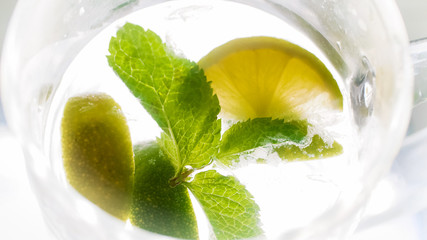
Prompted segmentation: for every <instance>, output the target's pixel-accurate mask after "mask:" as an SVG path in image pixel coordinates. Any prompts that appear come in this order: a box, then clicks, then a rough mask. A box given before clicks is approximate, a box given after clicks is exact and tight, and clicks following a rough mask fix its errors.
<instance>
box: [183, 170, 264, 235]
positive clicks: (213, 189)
mask: <svg viewBox="0 0 427 240" xmlns="http://www.w3.org/2000/svg"><path fill="white" fill-rule="evenodd" d="M184 184H185V185H186V186H187V187H188V188H189V189H190V191H191V192H192V193H193V194H194V196H195V197H196V198H197V200H198V201H199V202H200V204H201V206H202V208H203V210H204V211H205V213H206V216H207V217H208V219H209V222H210V223H211V225H212V227H213V230H214V233H215V235H216V238H217V239H220V240H222V239H245V238H251V237H255V236H258V235H260V234H261V233H262V230H261V228H260V227H259V213H258V212H259V207H258V205H257V204H256V203H255V201H254V200H253V196H252V195H251V194H250V193H249V191H248V190H246V188H245V187H244V186H243V185H242V184H241V183H240V182H239V181H238V180H237V179H236V178H234V177H232V176H223V175H221V174H219V173H218V172H216V171H215V170H209V171H206V172H201V173H199V174H197V175H196V176H195V177H194V179H193V181H191V182H189V183H184Z"/></svg>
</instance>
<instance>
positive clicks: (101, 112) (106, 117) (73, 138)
mask: <svg viewBox="0 0 427 240" xmlns="http://www.w3.org/2000/svg"><path fill="white" fill-rule="evenodd" d="M61 133H62V157H63V161H64V169H65V173H66V177H67V180H68V182H69V183H70V184H71V185H72V186H73V187H74V188H75V189H76V190H77V191H78V192H80V193H81V194H82V195H83V196H85V197H86V198H87V199H89V200H90V201H92V202H93V203H95V204H96V205H97V206H99V207H100V208H102V209H104V210H105V211H106V212H108V213H110V214H111V215H113V216H115V217H117V218H119V219H122V220H126V219H128V215H129V210H130V205H131V195H132V191H133V178H134V168H135V167H134V161H133V151H132V142H131V137H130V133H129V129H128V126H127V123H126V119H125V117H124V115H123V113H122V111H121V108H120V106H119V105H118V104H117V103H116V102H115V101H114V100H113V99H112V98H111V97H110V96H108V95H106V94H95V95H85V96H78V97H73V98H70V99H69V100H68V102H67V104H66V106H65V109H64V115H63V118H62V126H61Z"/></svg>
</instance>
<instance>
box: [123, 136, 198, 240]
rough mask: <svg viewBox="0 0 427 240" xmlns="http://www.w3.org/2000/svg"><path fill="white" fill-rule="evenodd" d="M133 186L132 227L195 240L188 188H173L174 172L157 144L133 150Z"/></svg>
mask: <svg viewBox="0 0 427 240" xmlns="http://www.w3.org/2000/svg"><path fill="white" fill-rule="evenodd" d="M134 153H135V186H134V192H133V201H132V207H131V216H130V220H131V222H132V224H133V225H135V226H138V227H140V228H143V229H146V230H149V231H152V232H156V233H160V234H163V235H167V236H172V237H176V238H183V239H197V237H198V232H197V222H196V217H195V215H194V210H193V205H192V203H191V200H190V196H189V193H188V189H187V188H186V187H185V186H184V185H182V184H181V185H178V186H176V187H174V188H172V187H171V186H170V185H169V179H170V178H171V177H173V176H174V174H175V169H174V167H173V166H172V164H171V162H170V161H169V160H168V159H167V156H166V155H164V154H162V151H161V150H160V148H159V146H158V145H157V143H146V144H143V145H138V146H135V147H134Z"/></svg>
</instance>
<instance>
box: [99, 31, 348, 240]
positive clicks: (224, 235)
mask: <svg viewBox="0 0 427 240" xmlns="http://www.w3.org/2000/svg"><path fill="white" fill-rule="evenodd" d="M109 51H110V54H111V55H110V56H107V58H108V63H109V65H110V66H111V67H112V68H113V70H114V71H115V72H116V73H117V75H118V76H119V77H120V78H121V79H122V81H123V82H124V83H125V85H126V86H127V87H128V88H129V90H130V91H131V92H132V94H133V95H134V96H135V97H137V98H138V99H139V100H140V102H141V104H142V105H143V107H144V108H145V109H146V110H147V112H148V113H149V114H150V115H151V117H152V118H153V119H154V120H155V121H156V122H157V123H158V125H159V126H160V128H161V129H162V130H163V132H162V134H161V137H160V138H159V139H157V143H151V145H150V146H151V147H149V148H135V149H134V153H136V158H137V160H138V166H137V168H136V170H137V171H139V172H136V174H135V176H136V177H135V181H142V183H141V182H136V183H135V189H134V196H133V198H134V199H133V205H132V208H133V209H132V213H133V215H132V219H131V221H132V222H133V223H134V224H135V225H137V226H139V227H141V228H145V229H147V230H151V231H154V232H158V233H162V234H166V235H170V236H184V235H185V236H186V237H188V236H190V237H191V238H193V237H194V236H195V235H197V233H195V232H194V229H195V225H196V224H195V223H194V221H193V218H194V217H193V212H192V209H189V208H191V204H189V203H188V201H189V200H188V195H187V194H188V189H189V190H190V191H191V192H192V193H193V195H194V196H195V198H196V199H197V200H198V202H199V203H200V204H201V206H202V208H203V210H204V211H205V213H206V215H207V217H208V219H209V221H210V223H211V225H212V227H213V230H214V233H215V235H216V238H217V239H241V238H251V237H255V236H258V235H260V234H261V233H262V229H261V228H260V226H259V222H260V220H259V207H258V205H257V204H256V202H255V200H254V198H253V196H252V195H251V194H250V192H249V191H248V190H247V189H246V188H245V186H244V185H243V184H241V183H240V182H239V181H238V180H237V179H236V178H234V177H233V176H223V175H221V174H220V173H218V172H217V171H215V170H209V171H203V168H204V167H206V166H207V165H209V164H210V163H212V161H214V160H219V161H221V162H223V163H225V164H226V165H230V163H231V162H233V161H237V160H238V159H239V157H240V156H242V155H245V154H250V153H251V152H253V151H254V150H256V149H257V148H262V147H270V148H271V149H272V150H273V151H277V153H278V154H279V155H280V156H281V157H282V158H283V159H287V158H288V157H287V155H288V154H292V152H298V150H297V149H295V148H293V147H292V146H295V145H298V144H301V143H302V142H304V141H307V127H308V123H307V122H306V121H303V120H301V121H292V122H286V121H285V120H283V119H281V120H280V119H271V118H257V119H251V120H248V121H245V122H239V123H237V124H235V125H233V126H232V127H231V128H230V129H229V130H227V131H226V132H225V133H224V135H223V136H222V139H221V122H220V120H219V119H218V114H219V112H220V105H219V102H218V98H217V96H216V95H214V94H213V90H212V88H211V86H210V83H209V82H207V79H206V77H205V75H204V73H203V70H202V69H200V68H199V66H198V65H197V64H196V63H194V62H192V61H189V60H187V59H185V58H182V57H179V56H177V55H176V54H175V53H173V52H172V51H171V50H170V49H169V48H168V47H167V46H166V44H164V43H163V42H162V40H161V39H160V37H159V36H157V35H156V34H155V33H154V32H152V31H150V30H147V31H146V30H144V29H143V28H142V27H140V26H137V25H134V24H130V23H127V24H125V25H124V26H123V27H122V28H120V29H119V30H118V32H117V36H116V37H112V38H111V41H110V46H109ZM313 139H314V138H313ZM312 143H313V144H314V145H313V146H312V147H310V146H311V145H310V146H309V147H307V148H306V149H305V150H307V151H305V150H301V149H300V150H301V151H300V154H301V155H302V156H305V155H309V156H312V153H316V151H318V150H319V149H323V145H325V144H326V143H325V142H323V140H322V139H320V140H318V139H317V138H316V140H313V141H312ZM288 146H291V147H288ZM339 147H340V145H339V144H338V145H333V146H332V149H339ZM328 149H330V148H328ZM144 151H147V152H146V153H144ZM327 152H328V154H332V155H333V154H336V153H337V152H336V151H334V150H327ZM161 153H162V154H161ZM163 153H165V154H164V155H163ZM291 157H292V156H291ZM144 161H153V163H155V164H150V163H147V162H144ZM141 166H143V167H141ZM158 168H161V169H158ZM196 169H198V170H200V172H199V173H198V174H196V175H195V177H194V178H193V179H191V177H190V176H191V174H192V173H193V172H194V170H196ZM141 174H142V175H141ZM171 189H173V190H171ZM177 199H180V200H183V201H184V202H185V203H186V204H184V205H185V206H186V207H185V209H184V207H182V205H175V202H176V200H177ZM158 203H165V204H164V205H162V204H160V205H158ZM171 206H172V208H181V207H182V209H178V211H176V212H173V211H172V215H171V216H173V218H174V219H173V220H171V219H163V217H162V215H156V212H157V213H159V212H160V213H162V214H164V215H165V216H166V215H167V212H168V210H167V209H166V208H167V207H171ZM180 206H181V207H180ZM188 206H190V207H188ZM179 210H181V211H179ZM147 214H148V215H147ZM180 216H181V217H180ZM181 218H182V220H186V221H187V223H188V224H184V227H182V228H185V229H186V230H185V231H182V232H177V231H175V230H173V229H180V228H181V227H179V226H180V225H179V224H176V223H175V222H176V221H180V219H181ZM184 218H185V219H184ZM147 219H149V220H147ZM147 221H151V222H149V223H147ZM168 226H174V227H172V228H173V229H172V228H171V229H169V230H171V231H168V230H165V229H164V228H167V227H168ZM179 234H183V235H179Z"/></svg>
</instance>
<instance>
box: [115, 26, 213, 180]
mask: <svg viewBox="0 0 427 240" xmlns="http://www.w3.org/2000/svg"><path fill="white" fill-rule="evenodd" d="M109 51H110V53H111V55H110V56H108V57H107V58H108V62H109V64H110V66H111V67H112V68H113V69H114V71H115V72H116V73H117V74H118V75H119V76H120V78H121V79H122V80H123V82H124V83H125V84H126V85H127V86H128V88H129V89H130V91H131V92H132V93H133V94H134V95H135V96H136V97H137V98H139V99H140V101H141V104H142V105H143V106H144V107H145V109H146V110H147V111H148V112H149V113H150V114H151V116H152V117H153V119H154V120H156V121H157V123H158V124H159V126H160V127H161V128H162V130H163V131H164V133H163V134H162V136H161V139H160V140H159V144H160V146H161V147H162V149H163V151H164V152H165V153H166V154H167V155H168V156H169V158H170V159H171V161H172V163H173V165H174V167H175V169H176V174H179V173H180V172H181V171H182V168H183V167H184V166H185V165H190V166H192V167H193V168H201V167H203V166H205V165H207V164H208V163H209V162H210V161H211V157H212V156H213V155H214V154H215V153H216V152H217V146H218V142H219V139H220V129H221V123H220V121H219V120H218V119H217V115H218V113H219V111H220V106H219V102H218V98H217V97H216V95H213V91H212V88H211V86H210V83H208V82H207V80H206V77H205V76H204V73H203V70H201V69H200V68H199V67H198V65H197V64H196V63H194V62H191V61H189V60H187V59H184V58H181V57H178V56H176V55H175V54H174V53H173V52H172V51H171V50H170V49H168V48H167V46H166V45H165V44H164V43H162V41H161V39H160V37H159V36H157V35H156V34H155V33H153V32H152V31H150V30H147V31H145V30H144V29H143V28H142V27H140V26H137V25H134V24H130V23H127V24H125V25H124V26H123V27H122V28H121V29H119V30H118V32H117V37H113V38H112V39H111V41H110V47H109Z"/></svg>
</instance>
